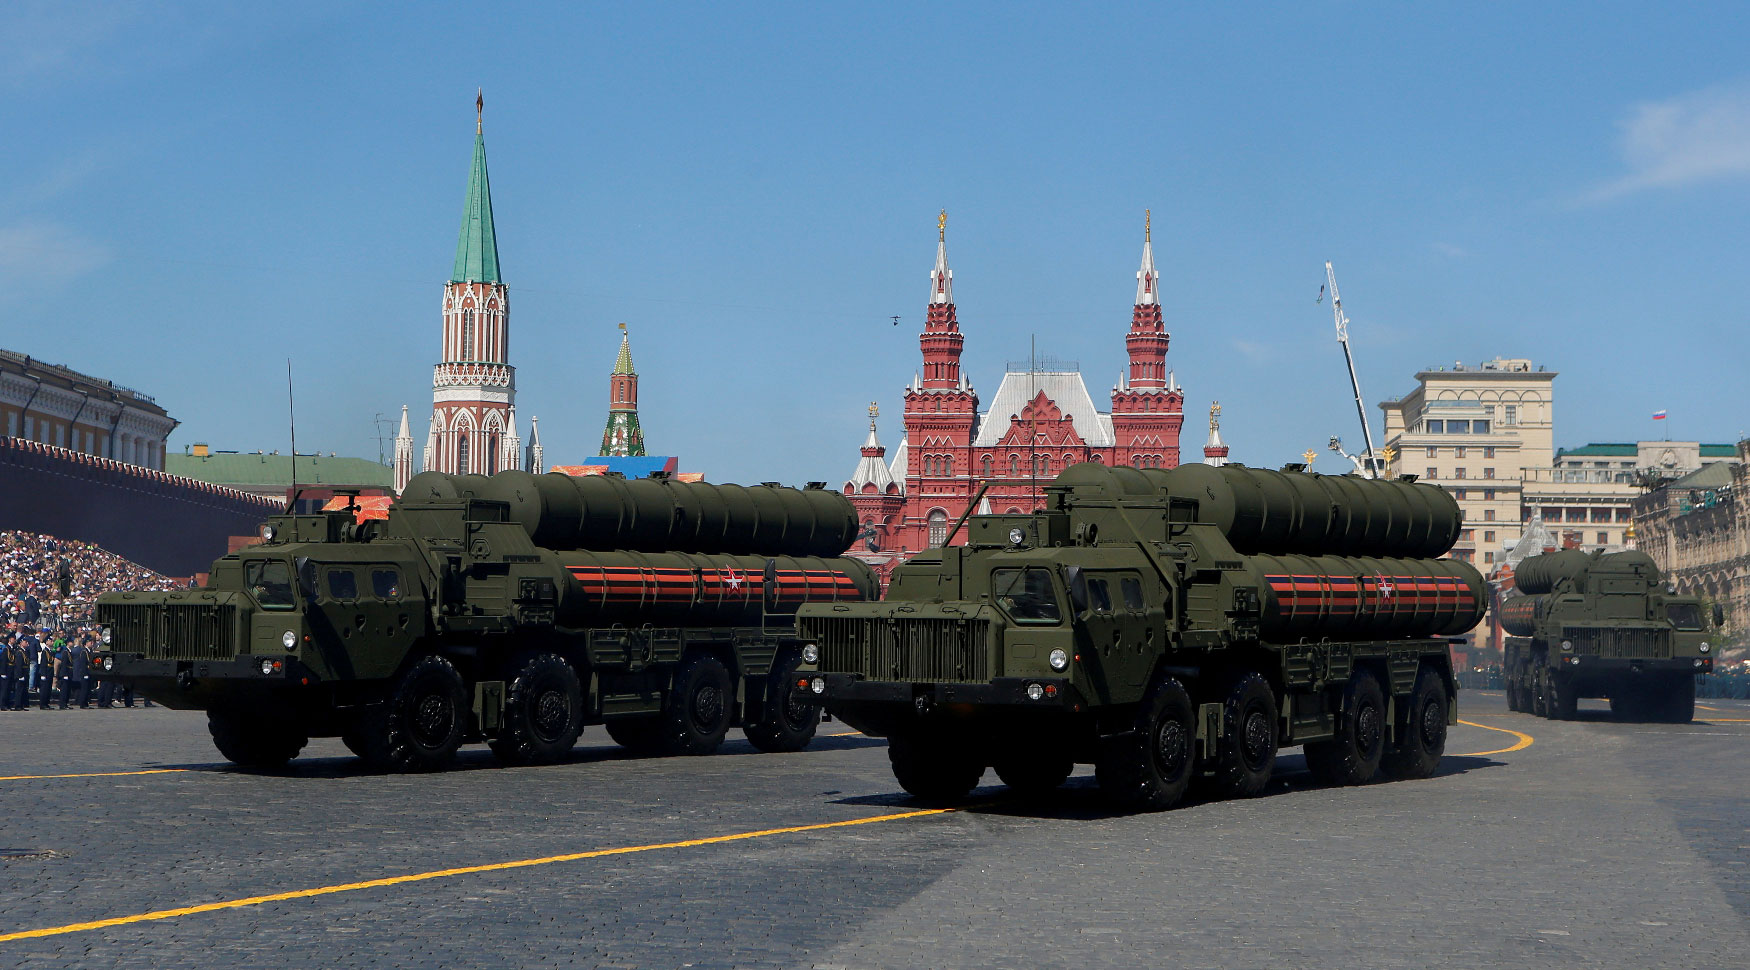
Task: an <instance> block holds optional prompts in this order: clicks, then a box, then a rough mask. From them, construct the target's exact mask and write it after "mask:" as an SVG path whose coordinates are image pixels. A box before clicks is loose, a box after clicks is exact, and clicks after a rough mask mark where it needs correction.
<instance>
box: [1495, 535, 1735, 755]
mask: <svg viewBox="0 0 1750 970" xmlns="http://www.w3.org/2000/svg"><path fill="white" fill-rule="evenodd" d="M1513 583H1514V588H1515V590H1516V591H1517V592H1518V594H1519V595H1517V596H1513V597H1511V598H1508V599H1506V600H1503V601H1502V603H1501V626H1502V628H1503V629H1504V630H1506V631H1507V633H1509V634H1511V636H1509V637H1508V638H1507V641H1506V643H1505V644H1504V646H1503V651H1502V653H1503V664H1502V666H1503V671H1504V674H1505V680H1506V687H1507V705H1508V707H1510V708H1512V709H1513V710H1515V711H1527V712H1530V713H1533V714H1537V715H1539V716H1540V717H1548V718H1555V719H1559V720H1566V719H1568V718H1572V717H1573V716H1574V710H1575V707H1576V705H1578V704H1579V702H1580V699H1581V698H1585V697H1608V698H1609V699H1610V710H1611V712H1612V713H1614V714H1616V715H1617V716H1619V717H1622V718H1626V719H1630V720H1637V721H1666V722H1671V723H1684V722H1687V721H1690V720H1693V719H1694V717H1695V675H1696V674H1705V673H1711V672H1712V671H1713V644H1712V643H1710V642H1709V638H1710V636H1712V637H1713V639H1715V640H1717V639H1718V637H1717V635H1713V634H1710V631H1709V629H1708V626H1707V624H1706V622H1705V621H1706V617H1704V615H1703V610H1702V604H1701V601H1700V600H1698V599H1696V598H1694V597H1689V596H1676V595H1673V594H1670V593H1668V592H1666V589H1665V583H1664V579H1663V577H1661V576H1660V575H1659V567H1658V566H1657V565H1655V564H1654V563H1653V560H1652V557H1650V556H1648V555H1647V554H1646V553H1644V552H1614V553H1606V552H1602V551H1599V552H1594V553H1590V554H1588V553H1585V552H1581V551H1579V550H1577V549H1569V550H1565V551H1562V552H1556V553H1546V554H1544V555H1541V556H1532V557H1531V558H1529V559H1526V560H1525V561H1524V562H1522V563H1520V564H1519V567H1518V568H1517V569H1516V570H1515V571H1514V574H1513ZM1712 619H1713V625H1714V627H1715V628H1717V627H1718V626H1719V625H1720V623H1721V621H1722V620H1723V619H1724V617H1723V616H1721V615H1720V610H1719V609H1718V608H1717V607H1716V608H1715V610H1714V616H1713V618H1712Z"/></svg>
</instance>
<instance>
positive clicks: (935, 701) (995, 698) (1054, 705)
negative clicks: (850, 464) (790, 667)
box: [811, 673, 1087, 712]
mask: <svg viewBox="0 0 1750 970" xmlns="http://www.w3.org/2000/svg"><path fill="white" fill-rule="evenodd" d="M811 676H812V677H819V678H821V679H822V680H825V681H826V691H825V692H824V693H823V694H821V695H819V697H820V699H821V701H822V703H823V704H825V705H826V707H827V710H828V711H831V710H832V708H833V707H834V706H835V705H840V704H904V705H907V706H910V707H913V708H916V709H918V710H919V711H920V712H926V711H928V710H929V709H931V708H936V707H954V706H973V707H1012V708H1034V709H1038V710H1047V711H1079V710H1082V709H1083V708H1084V707H1086V706H1087V704H1086V702H1085V701H1084V700H1083V698H1082V696H1081V693H1080V692H1079V691H1077V690H1076V688H1075V685H1074V684H1072V683H1070V681H1069V679H1068V678H1067V677H997V678H994V679H992V680H991V681H989V682H988V683H983V684H940V683H906V682H903V681H884V680H864V679H863V675H862V674H848V673H816V674H813V675H811ZM1031 687H1038V688H1039V694H1040V696H1039V697H1038V698H1037V699H1035V698H1033V697H1032V696H1030V695H1029V693H1028V690H1029V688H1031Z"/></svg>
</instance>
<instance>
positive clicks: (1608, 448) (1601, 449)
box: [1556, 441, 1639, 458]
mask: <svg viewBox="0 0 1750 970" xmlns="http://www.w3.org/2000/svg"><path fill="white" fill-rule="evenodd" d="M1638 453H1639V451H1638V449H1637V448H1636V447H1635V443H1634V442H1632V441H1630V442H1615V441H1613V442H1605V443H1602V444H1600V443H1597V442H1594V443H1592V444H1589V445H1582V446H1581V447H1579V448H1558V449H1556V457H1558V458H1562V457H1566V456H1568V455H1580V456H1582V457H1593V456H1596V457H1599V458H1606V457H1609V458H1633V457H1634V456H1635V455H1636V454H1638Z"/></svg>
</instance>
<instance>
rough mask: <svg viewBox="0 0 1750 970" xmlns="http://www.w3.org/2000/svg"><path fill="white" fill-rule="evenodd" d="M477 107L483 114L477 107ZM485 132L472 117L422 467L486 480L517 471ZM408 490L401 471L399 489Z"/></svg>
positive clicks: (512, 379)
mask: <svg viewBox="0 0 1750 970" xmlns="http://www.w3.org/2000/svg"><path fill="white" fill-rule="evenodd" d="M475 108H476V111H477V112H478V111H480V110H481V109H482V108H483V104H482V102H480V101H476V102H475ZM482 131H483V125H482V121H481V117H480V115H479V114H476V116H475V121H474V163H473V167H472V169H471V170H470V172H469V175H468V197H467V202H466V204H465V205H464V206H463V209H462V231H461V235H460V237H459V238H458V239H457V242H456V260H455V264H454V267H453V268H452V269H451V271H450V279H449V282H447V283H445V284H444V302H443V321H444V323H443V342H442V355H441V358H440V363H438V365H437V366H436V368H434V369H433V371H432V405H431V427H430V430H429V431H428V432H427V433H426V439H425V454H424V456H423V461H421V463H420V464H421V467H422V468H424V469H425V470H427V471H441V472H449V473H450V474H468V473H472V474H478V475H490V474H492V473H493V472H498V471H504V470H507V469H512V468H518V467H520V466H521V464H522V454H521V452H522V441H521V439H520V437H519V436H518V435H517V430H516V368H514V367H512V366H511V365H510V292H509V290H508V289H506V287H505V285H504V280H503V279H502V278H501V277H500V275H499V268H498V236H497V233H496V231H495V227H494V225H493V221H492V186H491V183H490V182H489V180H488V179H487V175H486V139H485V137H484V135H483V134H482ZM399 448H400V441H399V440H398V441H397V450H398V451H399ZM409 448H411V442H409ZM408 469H409V471H410V470H411V462H409V463H408ZM405 484H406V482H405V481H403V480H402V479H401V468H400V467H399V466H398V467H397V475H396V487H397V489H399V488H400V487H402V486H404V485H405Z"/></svg>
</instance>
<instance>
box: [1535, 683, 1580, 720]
mask: <svg viewBox="0 0 1750 970" xmlns="http://www.w3.org/2000/svg"><path fill="white" fill-rule="evenodd" d="M1545 685H1546V686H1545V687H1544V694H1545V698H1546V699H1545V700H1544V706H1545V707H1546V708H1547V709H1548V710H1549V717H1550V720H1552V721H1572V720H1573V719H1574V711H1575V709H1576V708H1578V707H1579V706H1580V698H1579V697H1578V696H1576V695H1575V693H1574V685H1573V684H1571V683H1562V679H1561V678H1560V677H1551V678H1549V679H1548V680H1547V681H1545Z"/></svg>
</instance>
